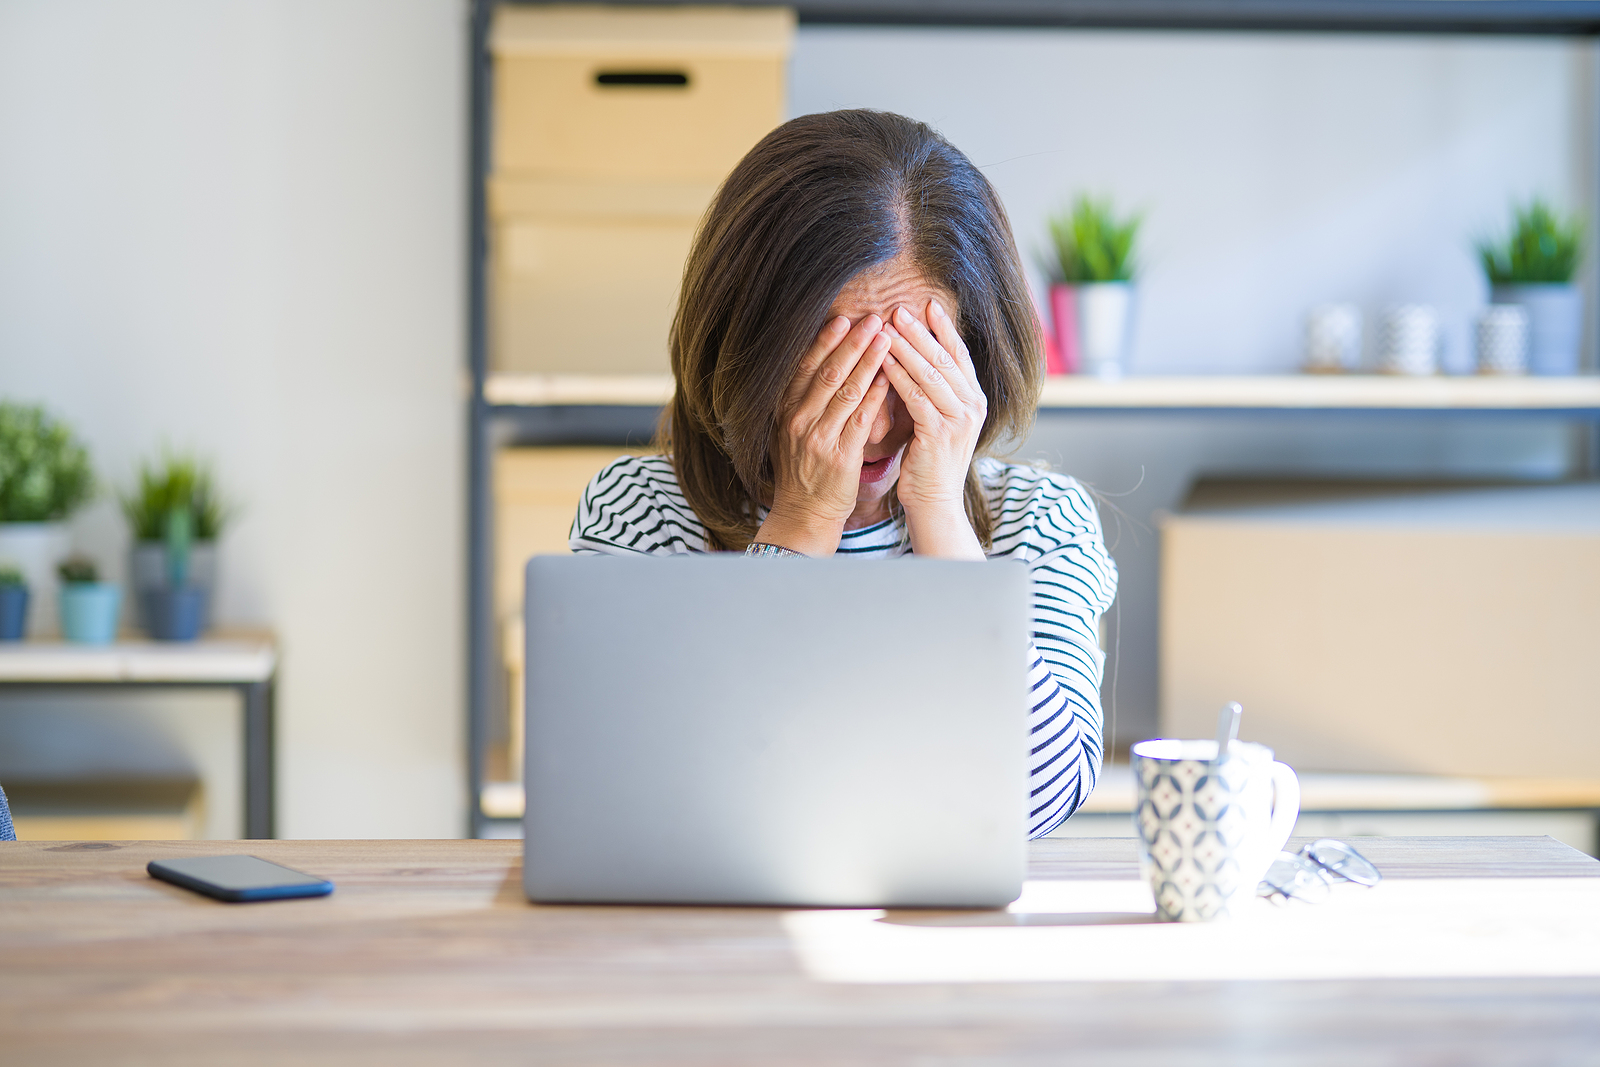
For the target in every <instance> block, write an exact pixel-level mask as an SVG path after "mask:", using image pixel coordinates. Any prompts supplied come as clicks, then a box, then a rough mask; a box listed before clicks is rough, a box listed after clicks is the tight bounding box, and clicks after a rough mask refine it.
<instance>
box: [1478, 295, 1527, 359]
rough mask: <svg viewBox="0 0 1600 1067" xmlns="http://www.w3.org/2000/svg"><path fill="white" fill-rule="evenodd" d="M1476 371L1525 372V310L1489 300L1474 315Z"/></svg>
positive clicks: (1514, 305) (1516, 305)
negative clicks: (1476, 350)
mask: <svg viewBox="0 0 1600 1067" xmlns="http://www.w3.org/2000/svg"><path fill="white" fill-rule="evenodd" d="M1478 373H1479V374H1526V373H1528V312H1527V311H1526V309H1524V308H1523V307H1522V306H1521V305H1518V304H1491V305H1489V306H1488V307H1486V308H1484V309H1483V313H1482V314H1480V315H1479V316H1478Z"/></svg>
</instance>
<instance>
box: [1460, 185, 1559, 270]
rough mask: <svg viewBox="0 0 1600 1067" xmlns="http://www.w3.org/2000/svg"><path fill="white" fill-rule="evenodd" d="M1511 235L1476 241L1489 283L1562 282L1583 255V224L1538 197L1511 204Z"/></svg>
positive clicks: (1479, 257)
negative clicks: (1522, 204)
mask: <svg viewBox="0 0 1600 1067" xmlns="http://www.w3.org/2000/svg"><path fill="white" fill-rule="evenodd" d="M1511 216H1512V223H1511V236H1509V237H1507V238H1506V239H1505V240H1504V241H1503V242H1496V241H1487V240H1485V241H1479V242H1478V245H1477V249H1478V259H1479V260H1480V261H1481V262H1482V263H1483V273H1484V274H1486V275H1488V277H1489V284H1491V285H1528V284H1537V283H1541V282H1556V283H1560V284H1564V283H1566V282H1570V281H1572V276H1573V275H1574V274H1575V273H1577V270H1578V261H1579V260H1580V259H1582V258H1583V224H1582V223H1581V222H1579V220H1578V217H1577V216H1576V215H1565V216H1563V215H1561V214H1559V213H1557V212H1556V211H1555V210H1553V209H1552V208H1551V207H1550V205H1549V204H1547V203H1545V201H1544V200H1543V199H1541V198H1539V197H1535V198H1533V199H1532V200H1530V201H1529V202H1528V203H1527V204H1526V205H1524V206H1522V207H1518V206H1517V205H1515V204H1513V205H1512V207H1511Z"/></svg>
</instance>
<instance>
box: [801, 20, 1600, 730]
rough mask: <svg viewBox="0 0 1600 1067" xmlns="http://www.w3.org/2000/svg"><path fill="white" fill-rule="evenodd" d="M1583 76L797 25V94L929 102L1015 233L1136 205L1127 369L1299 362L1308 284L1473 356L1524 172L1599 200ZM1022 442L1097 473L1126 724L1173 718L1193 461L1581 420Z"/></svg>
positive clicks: (1462, 56)
mask: <svg viewBox="0 0 1600 1067" xmlns="http://www.w3.org/2000/svg"><path fill="white" fill-rule="evenodd" d="M1595 81H1596V79H1595V62H1594V46H1593V45H1592V44H1574V43H1570V42H1565V41H1554V40H1533V39H1496V38H1464V37H1457V38H1449V37H1383V36H1349V37H1336V36H1295V35H1287V34H1236V33H1217V34H1211V33H1205V34H1200V33H1196V34H1175V33H1151V34H1135V33H1122V32H1102V31H1068V30H1059V31H1056V30H1025V31H1024V30H993V31H991V30H944V29H933V30H905V29H900V30H883V29H863V28H848V29H845V28H822V27H803V28H802V29H801V31H800V34H799V39H798V42H797V47H796V50H795V58H794V65H793V68H792V73H791V97H790V110H791V112H792V113H794V114H805V113H808V112H812V111H825V110H830V109H832V108H838V107H877V108H884V109H887V110H891V111H899V112H901V113H904V114H908V115H912V116H915V117H917V118H920V119H923V120H925V121H927V122H929V123H930V124H932V125H933V126H934V127H936V128H937V129H939V130H941V131H942V132H943V133H944V134H945V135H946V136H947V137H949V138H950V140H951V141H952V142H954V143H955V144H956V146H957V147H959V148H961V149H963V150H964V151H966V153H967V154H968V155H969V156H970V157H971V158H972V159H973V160H974V162H976V163H977V164H978V165H979V166H980V167H982V168H983V170H984V172H985V173H986V174H988V175H989V177H990V179H991V180H992V181H993V182H994V183H995V186H996V187H997V188H998V189H999V191H1000V194H1001V196H1002V197H1003V198H1004V200H1005V202H1006V206H1007V209H1008V210H1009V212H1010V214H1011V220H1012V225H1013V227H1014V228H1015V230H1016V234H1017V239H1018V243H1019V245H1020V246H1021V248H1022V250H1023V252H1024V255H1025V256H1029V257H1031V256H1032V255H1033V254H1034V253H1036V252H1037V251H1040V250H1042V249H1043V247H1044V244H1045V238H1046V233H1047V230H1046V226H1045V219H1046V217H1047V216H1048V215H1049V214H1050V213H1052V212H1054V211H1057V210H1059V209H1060V208H1061V207H1062V206H1063V205H1064V204H1066V203H1067V202H1069V200H1070V198H1071V196H1072V195H1073V194H1074V193H1076V192H1078V191H1088V192H1093V193H1097V194H1104V193H1110V194H1113V195H1114V196H1115V197H1116V199H1117V201H1118V202H1119V203H1120V204H1121V205H1122V206H1124V207H1125V208H1139V209H1142V210H1144V211H1146V212H1147V220H1148V221H1147V225H1146V230H1145V243H1144V249H1145V251H1144V256H1143V259H1144V263H1145V267H1146V269H1145V271H1144V273H1143V275H1142V278H1141V294H1140V298H1141V302H1142V306H1141V311H1140V318H1139V325H1138V332H1137V338H1136V345H1135V351H1134V355H1133V359H1132V368H1133V370H1134V372H1136V373H1171V374H1207V373H1230V372H1231V373H1239V372H1245V373H1250V372H1257V373H1260V372H1277V371H1288V370H1291V369H1293V368H1294V367H1295V366H1296V364H1297V362H1298V360H1299V348H1300V330H1301V321H1302V316H1303V315H1304V313H1305V311H1306V309H1307V308H1308V307H1310V306H1311V305H1313V304H1316V303H1319V302H1322V301H1326V300H1334V299H1339V300H1354V301H1358V302H1359V303H1361V304H1362V305H1363V306H1364V307H1365V308H1366V309H1367V311H1368V313H1369V320H1370V318H1371V317H1372V315H1373V314H1374V313H1375V312H1376V311H1377V310H1378V309H1379V308H1381V307H1382V306H1383V305H1385V304H1389V303H1397V302H1401V301H1427V302H1431V303H1434V304H1436V305H1437V306H1438V307H1439V308H1440V310H1441V312H1442V314H1443V316H1444V324H1445V327H1446V331H1447V337H1448V346H1449V347H1448V350H1447V352H1446V360H1447V363H1448V364H1449V365H1450V366H1451V367H1452V368H1454V369H1458V370H1459V369H1463V368H1464V367H1465V366H1466V364H1467V361H1468V360H1469V358H1470V354H1469V349H1468V346H1467V334H1466V330H1467V325H1468V322H1469V319H1470V316H1471V313H1472V311H1473V310H1474V309H1475V308H1476V307H1477V306H1478V305H1479V304H1480V303H1481V302H1482V300H1483V299H1484V297H1485V288H1484V284H1483V281H1482V279H1481V278H1480V277H1479V275H1478V272H1477V268H1476V265H1475V263H1474V261H1473V259H1472V256H1471V242H1472V239H1473V238H1474V237H1475V236H1477V235H1478V234H1480V233H1484V232H1486V231H1489V232H1492V231H1496V230H1498V229H1500V228H1502V227H1503V226H1504V225H1505V223H1506V215H1507V207H1508V202H1509V200H1510V199H1511V198H1512V197H1518V198H1522V197H1526V196H1528V195H1529V194H1532V193H1543V194H1545V195H1547V196H1549V197H1552V198H1554V199H1555V200H1556V201H1557V202H1560V203H1564V204H1566V205H1568V206H1570V207H1576V208H1579V209H1581V210H1583V211H1584V212H1585V213H1586V214H1587V215H1588V217H1589V218H1590V219H1591V220H1592V219H1594V218H1595V217H1596V215H1597V214H1600V212H1597V211H1596V203H1595V197H1594V193H1595V190H1596V187H1597V184H1600V171H1597V168H1596V166H1595V153H1596V132H1597V124H1600V109H1597V108H1596V100H1595V94H1596V84H1595ZM1590 263H1591V264H1592V263H1593V257H1591V259H1590ZM1030 266H1031V267H1033V266H1035V265H1034V264H1030ZM1587 274H1588V277H1587V278H1586V281H1585V284H1586V285H1587V286H1588V287H1589V289H1590V291H1591V293H1592V292H1593V289H1594V271H1593V270H1592V267H1591V269H1589V270H1588V272H1587ZM1034 281H1035V284H1036V285H1038V284H1039V283H1040V282H1042V278H1041V277H1040V275H1039V272H1038V271H1037V269H1035V270H1034ZM1040 291H1041V292H1042V289H1041V290H1040ZM1590 306H1591V308H1592V307H1593V306H1594V301H1593V299H1592V297H1591V300H1590ZM1591 337H1592V327H1591ZM1369 347H1370V346H1369ZM1591 347H1592V342H1591ZM1590 365H1591V366H1592V365H1593V364H1592V357H1591V364H1590ZM1021 453H1022V454H1023V455H1025V456H1030V457H1033V456H1039V457H1044V458H1046V459H1049V460H1050V461H1051V462H1053V463H1054V464H1055V465H1056V466H1057V467H1058V469H1062V470H1065V471H1067V472H1069V473H1071V474H1074V475H1076V476H1078V477H1079V478H1081V479H1083V480H1084V481H1086V482H1089V483H1090V484H1092V485H1093V486H1095V487H1097V488H1098V489H1099V490H1101V491H1103V492H1104V493H1106V494H1109V495H1108V496H1107V497H1106V499H1105V501H1104V502H1103V503H1102V507H1101V513H1102V517H1103V519H1104V521H1105V523H1106V526H1107V535H1108V541H1110V542H1112V543H1113V545H1114V547H1113V554H1114V555H1115V556H1116V559H1117V563H1118V566H1119V568H1120V570H1121V574H1122V581H1121V588H1120V590H1119V593H1118V598H1117V605H1116V607H1115V609H1114V610H1113V612H1112V613H1111V615H1110V616H1109V617H1108V620H1107V622H1108V625H1107V631H1108V635H1109V636H1111V637H1112V638H1113V641H1114V648H1113V655H1112V657H1111V660H1110V670H1109V673H1108V678H1107V699H1106V705H1107V708H1108V710H1109V711H1111V712H1112V715H1111V716H1110V718H1111V720H1112V721H1111V723H1109V724H1108V726H1110V728H1111V730H1112V731H1114V732H1115V737H1116V740H1117V742H1118V743H1119V745H1125V744H1126V743H1127V742H1129V741H1132V740H1137V739H1139V738H1140V737H1148V736H1151V735H1154V734H1156V733H1157V732H1158V731H1159V726H1158V723H1157V719H1156V710H1157V707H1158V704H1159V699H1158V682H1159V676H1158V670H1157V666H1158V650H1157V645H1156V635H1157V619H1158V607H1159V605H1158V596H1157V594H1158V590H1159V578H1160V576H1159V572H1158V571H1159V569H1158V552H1157V548H1158V541H1157V533H1156V527H1157V517H1158V515H1159V513H1160V512H1161V511H1162V510H1164V509H1171V508H1173V507H1175V506H1177V505H1178V504H1179V503H1180V502H1181V500H1182V499H1183V497H1184V494H1185V493H1186V491H1187V488H1188V486H1189V484H1190V482H1191V481H1192V479H1193V478H1194V477H1196V476H1197V475H1200V474H1204V473H1217V472H1226V473H1274V474H1283V473H1300V474H1320V475H1373V476H1398V475H1412V476H1417V475H1421V476H1442V477H1458V476H1463V475H1474V476H1504V477H1549V476H1556V475H1560V474H1561V473H1563V472H1564V471H1565V470H1566V469H1567V463H1568V459H1569V444H1568V439H1567V434H1566V430H1565V428H1563V427H1559V426H1551V425H1548V424H1544V425H1541V424H1537V423H1530V422H1526V421H1517V420H1507V419H1503V418H1494V417H1490V418H1450V419H1439V418H1423V419H1415V418H1399V419H1396V418H1364V417H1337V416H1322V417H1317V416H1312V417H1305V416H1275V417H1265V418H1253V419H1239V418H1229V417H1219V416H1210V417H1206V416H1200V417H1194V416H1171V415H1169V416H1164V417H1160V418H1155V417H1146V416H1139V417H1129V416H1106V415H1087V416H1086V415H1063V414H1055V415H1046V416H1043V417H1041V419H1040V422H1039V425H1038V427H1037V429H1036V431H1035V433H1034V435H1033V437H1032V438H1031V439H1030V440H1029V441H1028V442H1027V443H1026V444H1025V446H1024V447H1023V448H1022V449H1021ZM1113 677H1114V678H1115V692H1114V695H1113V693H1112V692H1111V690H1112V678H1113Z"/></svg>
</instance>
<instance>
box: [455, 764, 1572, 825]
mask: <svg viewBox="0 0 1600 1067" xmlns="http://www.w3.org/2000/svg"><path fill="white" fill-rule="evenodd" d="M1299 778H1300V810H1301V811H1303V812H1361V811H1382V812H1437V811H1567V810H1583V809H1591V808H1600V779H1597V780H1585V781H1572V780H1567V779H1555V778H1551V779H1545V778H1453V777H1445V776H1441V775H1428V774H1336V773H1328V772H1322V773H1319V772H1316V771H1307V772H1304V773H1302V774H1300V775H1299ZM1134 799H1135V797H1134V783H1133V772H1132V770H1131V769H1130V768H1129V767H1128V765H1127V764H1125V763H1121V764H1112V765H1110V766H1108V767H1106V768H1105V770H1104V772H1103V774H1102V775H1101V778H1100V782H1099V784H1098V785H1097V786H1096V787H1095V791H1094V792H1093V793H1091V794H1090V796H1089V799H1088V800H1087V801H1085V802H1084V805H1083V807H1081V808H1079V809H1078V810H1079V811H1081V812H1083V813H1085V814H1096V815H1118V816H1131V814H1132V812H1133V810H1134V807H1135V806H1136V805H1135V803H1134ZM479 802H480V803H481V805H482V808H483V813H484V814H485V815H487V816H489V817H490V818H494V819H520V818H521V817H522V811H523V804H524V799H523V793H522V783H521V782H485V783H484V785H483V792H482V793H481V795H480V797H479Z"/></svg>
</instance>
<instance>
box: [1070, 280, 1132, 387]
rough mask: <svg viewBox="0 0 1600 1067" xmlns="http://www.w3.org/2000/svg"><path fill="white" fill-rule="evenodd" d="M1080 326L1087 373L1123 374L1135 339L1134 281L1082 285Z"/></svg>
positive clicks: (1079, 306) (1079, 309)
mask: <svg viewBox="0 0 1600 1067" xmlns="http://www.w3.org/2000/svg"><path fill="white" fill-rule="evenodd" d="M1078 330H1079V336H1080V338H1081V339H1082V344H1081V345H1080V346H1079V349H1078V352H1079V355H1080V356H1081V357H1082V359H1083V370H1084V373H1086V374H1093V375H1095V376H1096V377H1100V378H1120V377H1121V376H1122V372H1123V369H1124V367H1125V366H1126V364H1127V361H1128V350H1129V349H1130V348H1131V347H1132V346H1131V342H1132V340H1133V285H1132V283H1131V282H1091V283H1089V284H1087V285H1080V286H1078Z"/></svg>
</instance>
